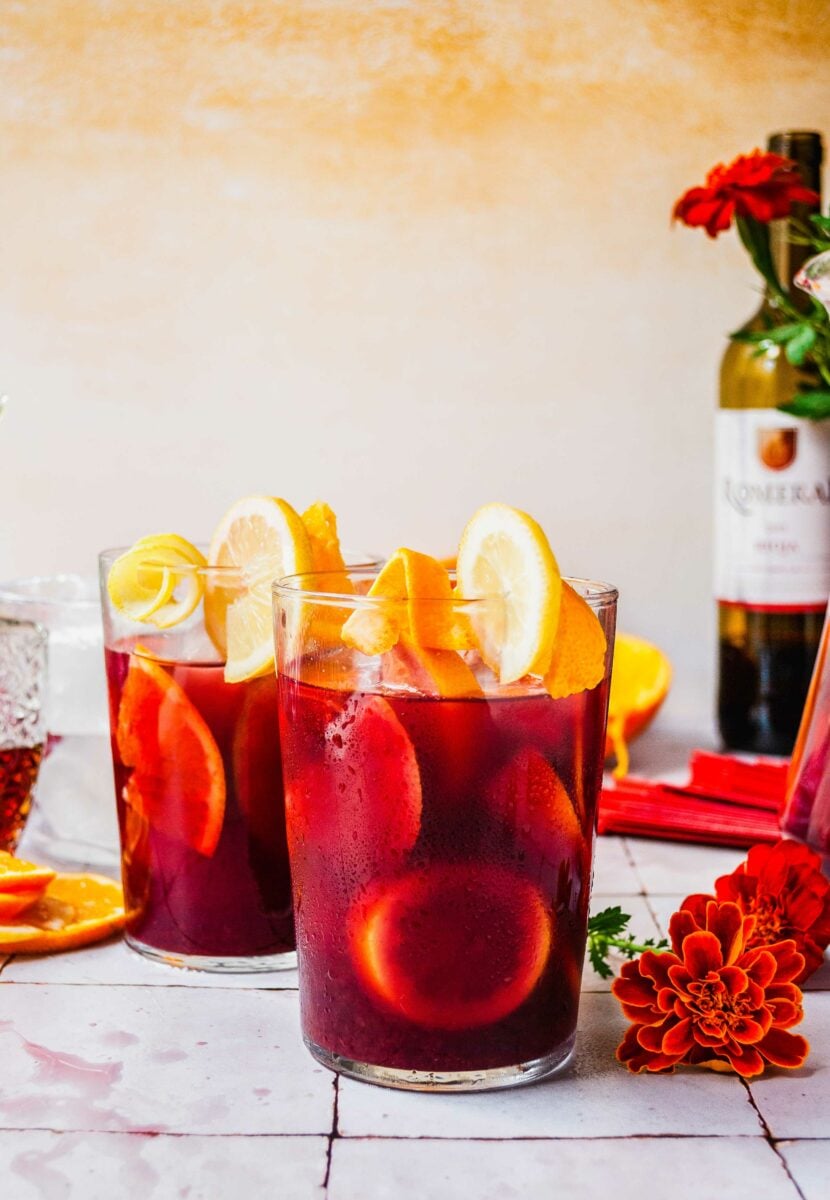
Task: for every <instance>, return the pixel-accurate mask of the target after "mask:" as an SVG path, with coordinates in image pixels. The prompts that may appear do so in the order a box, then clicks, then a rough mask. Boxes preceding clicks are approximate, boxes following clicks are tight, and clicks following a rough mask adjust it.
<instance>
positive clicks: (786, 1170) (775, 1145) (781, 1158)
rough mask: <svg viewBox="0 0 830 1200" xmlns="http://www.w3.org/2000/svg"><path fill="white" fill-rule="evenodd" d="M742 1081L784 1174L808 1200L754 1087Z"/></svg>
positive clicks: (801, 1199)
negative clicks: (753, 1091) (759, 1103)
mask: <svg viewBox="0 0 830 1200" xmlns="http://www.w3.org/2000/svg"><path fill="white" fill-rule="evenodd" d="M741 1083H742V1084H743V1086H744V1088H745V1089H746V1095H747V1099H748V1100H749V1103H750V1104H751V1106H752V1108H753V1109H754V1110H755V1115H756V1116H757V1118H758V1121H759V1124H760V1126H761V1129H762V1130H763V1131H764V1138H765V1139H766V1142H767V1145H768V1146H769V1148H770V1150H772V1152H773V1154H774V1155H775V1157H776V1158H777V1159H778V1161H779V1162H780V1164H781V1166H782V1167H783V1168H784V1174H785V1175H786V1176H787V1178H788V1179H789V1181H790V1183H791V1184H792V1185H793V1188H794V1189H795V1193H796V1195H797V1196H798V1197H799V1200H806V1198H805V1196H804V1193H803V1192H802V1190H801V1188H800V1187H799V1186H798V1181H797V1180H796V1178H795V1176H794V1175H793V1173H792V1171H791V1170H790V1168H789V1165H788V1164H787V1160H786V1158H785V1157H784V1155H783V1154H782V1153H781V1151H780V1150H779V1149H778V1143H777V1142H776V1140H775V1138H774V1137H773V1136H772V1130H771V1129H770V1127H769V1125H768V1124H767V1122H766V1120H765V1118H764V1114H763V1113H762V1112H761V1110H760V1108H759V1107H758V1104H757V1102H756V1100H755V1097H754V1096H753V1094H752V1088H751V1087H750V1086H749V1081H748V1080H747V1079H742V1080H741Z"/></svg>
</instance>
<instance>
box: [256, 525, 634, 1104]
mask: <svg viewBox="0 0 830 1200" xmlns="http://www.w3.org/2000/svg"><path fill="white" fill-rule="evenodd" d="M482 511H484V510H482ZM551 557H552V556H551ZM401 559H402V560H403V563H402V565H403V568H404V569H403V571H402V572H401V573H400V574H401V578H399V579H398V580H397V582H395V580H394V578H393V576H394V575H395V574H396V573H397V572H398V567H396V566H395V562H396V561H398V562H399V563H400V560H401ZM554 562H555V560H554ZM413 564H414V566H413ZM430 564H433V565H432V566H431V565H430ZM461 566H462V563H461V560H460V561H459V576H461ZM433 567H434V568H438V569H439V570H440V568H439V564H437V563H434V560H426V556H422V555H418V556H416V555H414V554H413V552H411V551H399V552H397V554H396V556H395V558H393V559H392V560H390V563H389V564H387V566H386V567H385V568H384V570H383V572H381V573H380V575H376V576H373V577H372V578H371V580H370V581H369V589H368V595H363V594H361V592H365V591H366V588H365V587H362V588H361V581H360V580H359V579H358V578H357V577H356V576H355V575H353V577H352V579H353V587H354V592H353V594H352V596H351V599H349V597H348V596H347V595H345V594H344V595H340V596H339V597H337V598H336V599H334V598H329V597H328V596H327V595H326V592H328V591H329V590H330V589H328V588H324V587H321V581H320V579H319V577H313V576H305V577H299V578H298V579H296V580H283V581H282V582H281V583H280V584H278V585H277V586H276V588H275V598H276V617H277V634H278V646H279V652H278V665H279V671H280V676H279V687H280V729H281V743H282V753H283V773H284V779H285V790H286V813H287V822H288V843H289V851H290V857H291V870H292V876H293V882H294V897H295V911H296V920H297V936H298V954H299V966H300V1000H301V1011H302V1025H303V1034H304V1037H305V1039H306V1043H307V1045H308V1046H309V1048H310V1050H311V1052H312V1054H314V1055H315V1057H317V1058H318V1059H319V1060H320V1061H321V1062H323V1063H324V1064H326V1065H327V1066H329V1067H332V1068H333V1069H335V1070H339V1071H342V1072H344V1073H346V1074H350V1075H353V1076H355V1077H358V1078H362V1079H366V1080H369V1081H371V1082H375V1083H382V1084H388V1085H390V1086H396V1087H406V1088H414V1089H424V1090H431V1089H444V1090H465V1089H470V1088H486V1087H503V1086H510V1085H512V1084H515V1083H520V1082H523V1081H528V1080H530V1079H534V1078H540V1077H542V1076H544V1075H547V1074H550V1073H551V1072H553V1071H554V1070H556V1069H557V1068H558V1067H560V1066H561V1065H562V1064H563V1063H564V1062H565V1061H566V1060H567V1058H568V1057H569V1055H570V1053H571V1051H572V1048H573V1045H574V1037H575V1030H576V1022H577V1013H578V1004H579V990H580V979H581V973H582V960H583V955H584V950H585V941H586V928H587V918H588V904H589V891H590V879H591V860H592V849H593V830H594V819H595V806H596V799H597V794H598V789H599V784H600V780H601V770H602V756H603V748H604V738H605V719H606V709H607V697H608V670H607V664H608V663H609V662H610V650H611V642H612V639H613V623H614V612H615V600H616V593H615V592H614V591H613V589H608V588H606V587H604V586H602V585H594V584H587V583H583V584H573V585H569V584H564V585H563V583H562V581H561V580H560V579H559V576H558V573H557V574H556V576H555V579H554V580H553V582H551V583H550V591H551V592H552V593H553V595H554V605H553V607H554V608H555V609H556V610H557V612H556V618H555V624H556V625H557V626H558V627H559V629H560V632H561V635H562V637H563V638H565V637H570V638H571V639H572V645H571V648H570V650H567V649H566V647H565V646H564V645H562V644H560V643H558V642H557V639H556V636H555V634H554V635H553V636H552V637H549V639H548V643H549V644H548V645H546V646H545V647H544V656H545V657H544V660H543V662H544V665H543V666H542V667H541V670H540V672H539V673H538V674H537V673H535V672H531V671H523V672H522V674H521V675H520V676H518V677H517V678H516V679H513V680H505V681H502V678H501V677H500V676H501V667H502V664H503V663H504V662H505V661H507V659H508V657H509V654H510V653H511V649H510V647H508V646H506V645H504V646H502V647H501V648H500V649H499V648H498V646H497V642H498V639H499V638H502V639H504V637H505V633H504V631H505V628H506V626H507V625H508V624H509V623H510V622H511V621H513V620H514V619H515V616H514V614H512V613H510V612H509V611H505V603H504V596H503V595H501V594H499V593H494V594H493V595H491V596H487V597H474V598H473V599H471V600H467V599H463V600H462V599H460V598H458V597H459V590H460V588H461V586H462V583H461V582H459V585H458V589H457V590H456V591H455V592H452V594H451V596H449V597H448V596H447V594H446V592H444V594H443V598H442V596H441V593H442V590H443V589H442V585H441V583H440V580H439V578H438V576H437V574H436V572H435V570H434V569H433ZM469 574H470V572H469V570H467V572H466V582H467V583H468V585H469ZM448 586H450V585H449V584H448ZM489 586H490V587H491V588H495V587H497V586H498V582H497V581H495V580H493V581H491V583H490V585H489ZM407 589H409V591H408V594H407ZM462 594H463V593H462ZM557 600H558V603H557ZM334 605H337V606H338V607H336V608H334V607H333V606H334ZM507 609H509V604H508V605H507ZM333 612H337V614H338V620H340V622H341V625H340V637H339V640H340V646H339V647H338V646H337V644H336V642H335V641H334V638H333V637H332V635H331V631H332V626H333V624H334V622H333V620H332V613H333ZM546 619H547V618H546ZM319 624H323V625H324V626H325V627H327V628H328V630H329V636H330V639H331V640H330V643H329V646H328V648H327V649H322V648H321V647H322V643H323V639H322V638H321V637H320V636H319V634H318V635H317V636H316V637H315V634H314V630H315V627H316V626H317V625H319ZM499 630H501V632H499ZM491 639H493V640H491ZM390 643H391V644H390ZM453 647H458V648H453ZM496 650H498V654H496ZM522 653H524V654H525V656H526V651H522ZM484 654H486V656H487V660H489V663H490V664H491V665H488V662H487V660H485V658H484ZM557 656H559V660H558V663H557V662H556V661H554V660H555V659H556V658H557ZM517 663H518V664H519V665H521V657H520V656H519V657H518V658H517ZM513 669H515V668H512V667H508V668H507V672H508V673H511V672H512V670H513ZM561 693H564V694H561Z"/></svg>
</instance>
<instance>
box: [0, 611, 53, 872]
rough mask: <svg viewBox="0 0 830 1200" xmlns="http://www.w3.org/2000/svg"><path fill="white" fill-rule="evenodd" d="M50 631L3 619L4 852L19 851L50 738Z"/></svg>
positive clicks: (0, 747)
mask: <svg viewBox="0 0 830 1200" xmlns="http://www.w3.org/2000/svg"><path fill="white" fill-rule="evenodd" d="M46 646H47V636H46V631H45V630H44V629H42V628H41V627H40V625H36V624H34V623H33V622H31V621H13V620H9V619H7V618H5V617H0V850H8V851H10V852H12V853H13V852H14V850H15V849H16V847H17V842H18V839H19V837H20V834H21V833H22V831H23V827H24V825H25V824H26V818H27V817H28V815H29V810H30V808H31V804H32V793H33V790H34V786H35V783H36V782H37V777H38V770H39V768H40V762H41V759H42V757H43V747H44V742H45V740H46V732H45V725H44V719H43V693H44V689H45V682H46Z"/></svg>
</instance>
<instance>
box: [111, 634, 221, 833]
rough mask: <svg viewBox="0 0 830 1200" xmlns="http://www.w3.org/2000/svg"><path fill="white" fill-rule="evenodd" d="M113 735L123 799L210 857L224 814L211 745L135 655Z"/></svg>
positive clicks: (178, 698)
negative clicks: (123, 775)
mask: <svg viewBox="0 0 830 1200" xmlns="http://www.w3.org/2000/svg"><path fill="white" fill-rule="evenodd" d="M116 738H117V743H118V752H119V754H120V756H121V759H122V761H123V763H124V765H125V766H127V767H132V774H131V775H130V778H129V780H128V781H127V784H126V786H125V789H124V802H125V803H126V804H127V805H128V806H129V807H130V808H131V809H133V810H134V811H135V813H136V814H138V815H139V816H141V817H144V818H145V819H146V821H147V822H148V823H149V824H150V825H151V826H152V827H153V828H154V829H156V830H158V831H160V832H161V833H164V834H166V835H167V836H168V837H172V838H177V839H178V840H179V841H182V842H185V843H186V844H187V845H189V846H191V847H192V848H193V849H194V850H197V851H198V852H199V853H200V854H204V855H206V856H207V857H209V856H210V855H212V854H213V853H214V851H215V849H216V846H217V843H218V841H219V836H220V834H221V832H222V822H223V820H224V815H225V771H224V767H223V764H222V756H221V754H220V752H219V747H218V746H217V745H216V740H215V738H214V737H213V734H212V733H211V731H210V729H209V728H208V725H207V723H206V722H205V720H204V718H203V717H202V715H201V714H200V713H199V711H198V709H197V708H195V706H194V705H193V703H192V702H191V700H190V699H189V698H188V696H187V693H186V692H185V691H184V689H183V688H182V687H181V685H180V684H178V683H177V682H176V680H175V679H173V677H172V676H171V675H169V674H168V672H167V671H166V670H165V669H164V667H163V666H161V665H160V664H159V663H158V662H156V661H153V659H151V658H149V657H146V656H145V654H143V653H141V652H136V653H133V654H131V655H130V665H129V669H128V671H127V678H126V680H125V683H124V690H123V692H122V693H121V703H120V706H119V710H118V728H117V733H116Z"/></svg>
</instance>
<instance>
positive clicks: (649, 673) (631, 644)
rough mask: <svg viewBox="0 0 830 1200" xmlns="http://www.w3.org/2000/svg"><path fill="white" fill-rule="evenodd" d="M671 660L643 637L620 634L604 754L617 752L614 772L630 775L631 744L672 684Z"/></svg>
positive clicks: (617, 641)
mask: <svg viewBox="0 0 830 1200" xmlns="http://www.w3.org/2000/svg"><path fill="white" fill-rule="evenodd" d="M671 676H672V670H671V663H670V662H669V660H668V658H666V656H665V654H664V653H663V651H662V650H660V649H658V647H657V646H654V645H652V643H651V642H647V641H645V640H644V639H643V638H638V637H633V636H632V634H630V633H618V634H617V636H616V639H615V642H614V666H613V670H612V673H611V690H610V694H609V699H608V733H607V735H606V740H605V754H606V757H607V756H608V755H609V754H614V755H615V757H616V759H617V765H616V767H615V768H614V775H615V776H616V777H617V778H618V779H620V778H622V777H623V776H624V775H627V774H628V743H629V742H630V741H632V740H633V739H634V738H635V737H637V736H638V735H639V734H641V733H642V732H643V731H644V730H645V729H646V727H647V726H648V725H649V724H650V723H651V721H652V720H653V719H654V717H655V716H656V714H657V711H658V709H659V708H660V705H661V704H662V703H663V701H664V700H665V698H666V696H667V694H668V690H669V687H670V686H671Z"/></svg>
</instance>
